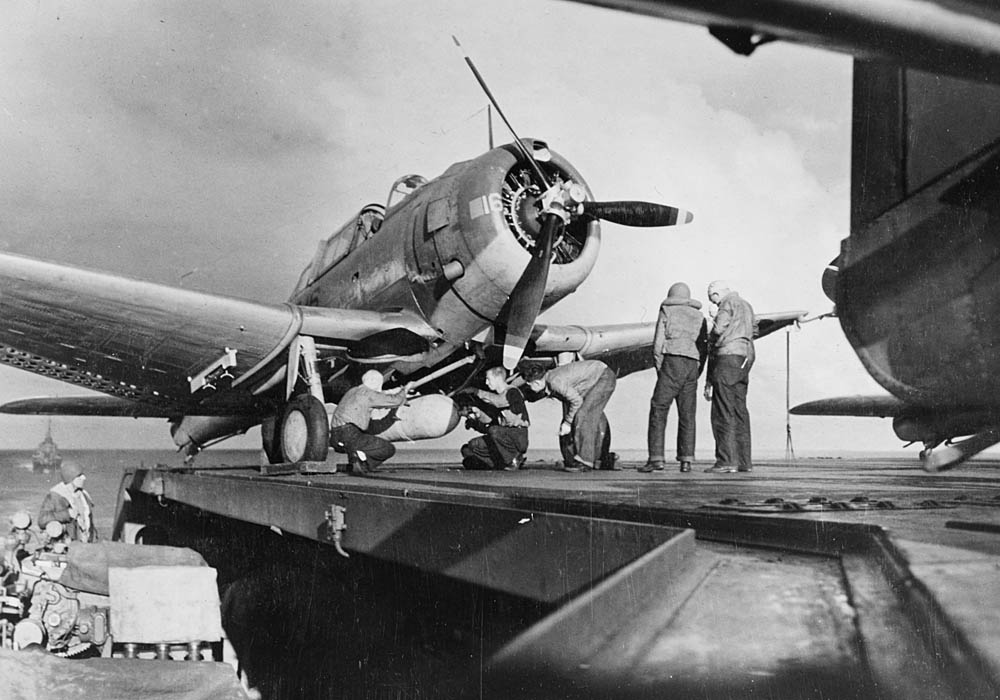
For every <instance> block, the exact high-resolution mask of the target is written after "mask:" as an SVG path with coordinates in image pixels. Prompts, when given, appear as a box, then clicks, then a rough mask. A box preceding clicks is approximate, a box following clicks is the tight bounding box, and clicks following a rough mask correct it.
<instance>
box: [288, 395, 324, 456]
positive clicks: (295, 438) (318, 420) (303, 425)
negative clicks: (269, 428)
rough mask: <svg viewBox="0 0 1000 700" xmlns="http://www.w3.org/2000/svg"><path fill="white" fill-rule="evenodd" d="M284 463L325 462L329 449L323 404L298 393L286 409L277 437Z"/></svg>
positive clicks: (311, 396)
mask: <svg viewBox="0 0 1000 700" xmlns="http://www.w3.org/2000/svg"><path fill="white" fill-rule="evenodd" d="M276 437H277V440H278V443H279V447H280V450H281V456H282V459H283V460H284V461H286V462H324V461H326V453H327V450H328V449H329V441H330V425H329V424H328V423H327V419H326V407H325V406H323V402H322V401H320V400H319V399H317V398H316V397H315V396H313V395H311V394H300V395H299V396H296V397H295V398H293V399H292V400H291V401H289V402H288V405H287V406H285V410H284V412H283V413H282V414H281V429H280V430H279V431H278V435H277V436H276Z"/></svg>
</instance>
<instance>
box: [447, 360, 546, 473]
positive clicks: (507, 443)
mask: <svg viewBox="0 0 1000 700" xmlns="http://www.w3.org/2000/svg"><path fill="white" fill-rule="evenodd" d="M486 386H487V387H489V390H488V391H484V390H482V389H476V390H472V393H473V395H474V396H475V398H476V400H477V401H478V402H479V404H480V406H478V407H477V406H470V407H469V409H468V410H469V412H470V413H469V419H468V420H467V421H466V426H467V427H470V428H472V429H474V430H478V431H479V432H481V433H483V435H482V436H480V437H476V438H473V439H472V440H469V442H467V443H465V444H464V445H462V466H463V467H465V468H466V469H502V470H504V471H515V470H517V469H520V468H521V466H522V465H523V464H524V460H525V453H526V452H527V451H528V425H529V424H530V421H529V420H528V408H527V406H525V404H524V395H523V394H522V393H521V390H520V389H518V388H516V387H512V386H510V385H509V384H508V383H507V370H506V369H504V368H503V367H491V368H490V369H488V370H486Z"/></svg>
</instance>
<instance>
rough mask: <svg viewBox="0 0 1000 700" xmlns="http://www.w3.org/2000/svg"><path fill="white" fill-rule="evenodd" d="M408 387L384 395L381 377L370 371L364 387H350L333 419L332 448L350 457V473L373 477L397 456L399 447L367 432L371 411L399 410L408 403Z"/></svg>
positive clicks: (366, 374)
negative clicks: (384, 463) (382, 466)
mask: <svg viewBox="0 0 1000 700" xmlns="http://www.w3.org/2000/svg"><path fill="white" fill-rule="evenodd" d="M408 390H409V385H406V386H405V387H403V388H402V389H399V390H397V391H394V392H386V391H382V373H381V372H378V371H376V370H374V369H370V370H368V371H367V372H365V373H364V375H363V376H362V377H361V384H359V385H358V386H355V387H351V388H350V389H348V390H347V392H346V393H345V394H344V397H343V398H342V399H341V400H340V403H338V404H337V408H335V409H334V411H333V415H332V416H331V417H330V446H331V447H332V448H333V449H334V450H335V451H337V452H346V453H347V471H348V472H358V473H361V474H371V473H372V472H374V471H375V469H376V468H377V467H378V465H380V464H382V463H383V462H385V461H386V460H387V459H389V458H390V457H392V456H393V455H394V454H396V446H395V445H393V444H392V443H391V442H389V441H388V440H386V439H384V438H380V437H379V436H378V435H372V434H371V433H369V432H367V431H368V428H369V426H370V424H371V419H372V411H374V410H376V409H379V408H396V407H397V406H401V405H403V404H404V403H405V402H406V394H407V391H408Z"/></svg>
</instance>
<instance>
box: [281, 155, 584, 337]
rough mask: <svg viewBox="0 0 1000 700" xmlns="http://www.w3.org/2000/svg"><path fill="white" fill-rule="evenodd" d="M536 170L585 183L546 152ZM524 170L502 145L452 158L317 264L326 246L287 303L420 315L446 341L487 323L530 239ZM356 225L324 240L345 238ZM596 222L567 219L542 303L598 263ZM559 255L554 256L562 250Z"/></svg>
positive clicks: (533, 227)
mask: <svg viewBox="0 0 1000 700" xmlns="http://www.w3.org/2000/svg"><path fill="white" fill-rule="evenodd" d="M544 167H545V169H546V170H548V171H549V172H550V173H552V174H556V173H557V174H558V177H560V178H563V179H572V180H573V181H574V182H577V183H580V184H583V179H582V177H581V176H580V175H579V173H578V172H577V171H576V170H575V169H574V168H573V167H572V166H571V165H570V164H569V163H568V162H567V161H565V160H564V159H563V158H561V157H559V156H558V155H556V154H552V159H551V161H550V162H548V163H545V164H544ZM523 169H524V166H523V164H521V163H519V161H518V158H517V156H516V154H515V153H513V152H512V151H511V150H510V149H508V148H507V147H500V148H496V149H493V150H492V151H489V152H488V153H486V154H484V155H482V156H479V157H478V158H475V159H473V160H469V161H464V162H460V163H455V164H454V165H452V166H451V167H450V168H448V170H447V171H446V172H445V173H444V174H443V175H441V176H440V177H438V178H436V179H435V180H432V181H430V182H428V183H426V184H424V185H422V186H421V187H419V188H418V189H416V190H415V191H414V192H412V193H411V194H409V195H408V196H407V197H406V198H405V199H404V200H403V201H401V202H399V203H398V204H395V205H393V206H392V207H391V208H390V209H389V210H388V211H387V212H386V214H385V219H384V221H382V222H381V226H380V227H379V228H378V230H377V232H376V233H374V234H372V235H371V236H370V237H369V238H368V239H367V240H362V241H360V242H358V243H357V244H356V245H355V246H354V247H353V249H352V250H350V252H348V253H347V254H346V256H345V257H343V258H342V259H340V260H337V261H334V262H332V263H331V264H328V265H327V266H326V267H324V266H323V261H322V257H323V255H324V249H325V247H324V246H323V245H321V247H320V251H319V252H318V253H317V260H314V261H313V263H312V265H311V266H310V269H311V273H312V274H308V273H307V274H306V275H304V277H303V279H302V280H301V282H300V285H299V287H298V288H297V289H296V290H295V292H294V293H293V295H292V298H291V301H292V302H293V303H296V304H301V305H306V306H329V307H339V308H352V309H368V310H373V311H387V310H398V309H406V310H410V311H413V312H416V313H417V314H419V315H420V316H421V317H422V318H424V319H425V320H426V321H427V323H428V324H429V325H430V326H431V327H432V328H434V329H435V330H436V331H437V332H438V333H439V334H440V337H441V339H442V341H444V342H445V343H448V344H450V345H461V344H462V343H465V342H466V341H468V340H469V339H470V338H472V337H474V336H476V335H477V334H478V333H480V332H482V331H483V330H484V329H486V328H488V327H490V326H491V325H492V324H493V323H494V322H495V320H496V319H497V317H498V316H499V314H500V312H501V309H502V308H503V306H504V304H505V303H506V302H507V299H508V298H509V296H510V293H511V291H512V290H513V289H514V286H515V285H516V284H517V281H518V279H519V277H520V275H521V273H522V271H523V270H524V268H525V266H526V265H527V264H528V261H529V258H530V255H531V253H530V252H529V251H530V250H531V248H532V246H533V245H534V236H535V235H537V230H538V229H537V224H536V223H535V212H534V211H532V207H533V205H534V195H533V194H532V192H531V191H530V190H529V189H528V188H527V187H526V182H525V181H523V180H522V178H521V177H520V176H519V173H521V171H522V170H523ZM354 225H355V224H354V222H353V221H351V222H348V224H347V225H346V226H345V227H344V228H343V229H341V230H340V231H339V232H337V233H336V234H334V236H332V237H331V238H330V239H329V240H328V241H327V242H326V243H327V245H333V244H334V243H335V239H337V238H339V237H341V236H345V235H353V233H354V231H353V229H354ZM599 247H600V225H599V223H598V222H597V221H596V220H589V221H578V222H574V223H573V224H571V225H570V226H569V227H568V228H567V231H566V234H565V235H564V236H563V241H562V242H561V243H560V244H559V245H557V254H556V259H555V261H554V264H553V266H552V268H551V271H550V273H549V277H548V284H547V286H546V292H545V298H544V302H543V308H547V307H549V306H551V305H552V304H554V303H556V302H557V301H559V300H560V299H562V298H563V297H565V296H566V295H568V294H570V293H571V292H573V291H574V290H575V289H576V288H577V287H578V286H579V285H580V283H582V282H583V280H584V279H586V277H587V275H588V274H589V273H590V271H591V269H592V268H593V266H594V263H595V262H596V260H597V254H598V249H599ZM560 251H562V252H560Z"/></svg>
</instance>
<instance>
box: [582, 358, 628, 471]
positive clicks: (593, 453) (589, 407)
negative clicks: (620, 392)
mask: <svg viewBox="0 0 1000 700" xmlns="http://www.w3.org/2000/svg"><path fill="white" fill-rule="evenodd" d="M617 383H618V379H617V378H616V377H615V373H614V372H612V371H611V370H610V369H606V370H604V371H603V372H602V373H601V376H600V377H599V378H598V380H597V381H596V382H594V385H593V386H592V387H590V389H589V390H588V391H587V393H586V394H584V395H583V403H582V404H581V405H580V409H579V410H578V411H577V412H576V416H574V418H573V426H572V427H573V445H574V447H575V448H576V458H577V460H578V461H580V462H583V463H584V464H585V465H587V466H588V467H593V466H594V460H595V459H596V458H597V456H598V455H600V454H601V444H600V443H601V442H602V440H603V438H604V431H603V430H601V418H602V416H603V415H604V407H605V406H607V405H608V400H609V399H610V398H611V394H613V393H614V391H615V385H616V384H617Z"/></svg>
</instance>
